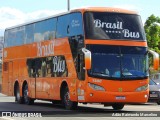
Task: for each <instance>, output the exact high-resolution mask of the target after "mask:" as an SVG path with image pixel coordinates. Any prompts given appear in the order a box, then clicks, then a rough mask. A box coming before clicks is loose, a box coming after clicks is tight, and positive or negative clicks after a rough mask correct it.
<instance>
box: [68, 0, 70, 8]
mask: <svg viewBox="0 0 160 120" xmlns="http://www.w3.org/2000/svg"><path fill="white" fill-rule="evenodd" d="M68 11H70V0H68Z"/></svg>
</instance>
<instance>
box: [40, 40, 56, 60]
mask: <svg viewBox="0 0 160 120" xmlns="http://www.w3.org/2000/svg"><path fill="white" fill-rule="evenodd" d="M53 54H54V42H53V41H51V42H50V43H49V44H47V45H42V44H41V43H37V56H38V57H41V56H48V55H53Z"/></svg>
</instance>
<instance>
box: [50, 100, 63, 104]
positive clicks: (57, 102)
mask: <svg viewBox="0 0 160 120" xmlns="http://www.w3.org/2000/svg"><path fill="white" fill-rule="evenodd" d="M61 103H62V102H61V101H60V100H52V104H53V105H56V104H61Z"/></svg>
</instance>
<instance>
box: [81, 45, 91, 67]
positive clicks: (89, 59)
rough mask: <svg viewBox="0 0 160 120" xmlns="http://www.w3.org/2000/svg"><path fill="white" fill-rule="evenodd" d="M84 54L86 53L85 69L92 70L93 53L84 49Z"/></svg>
mask: <svg viewBox="0 0 160 120" xmlns="http://www.w3.org/2000/svg"><path fill="white" fill-rule="evenodd" d="M82 52H83V53H84V61H85V69H86V70H89V69H91V52H90V51H89V50H87V49H86V48H82Z"/></svg>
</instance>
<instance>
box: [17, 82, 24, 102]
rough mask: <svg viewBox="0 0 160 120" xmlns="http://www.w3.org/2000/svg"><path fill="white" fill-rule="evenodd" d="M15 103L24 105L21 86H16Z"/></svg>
mask: <svg viewBox="0 0 160 120" xmlns="http://www.w3.org/2000/svg"><path fill="white" fill-rule="evenodd" d="M15 102H17V103H19V104H22V103H23V97H21V96H20V89H19V85H18V84H17V85H16V88H15Z"/></svg>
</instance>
